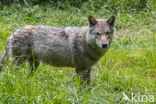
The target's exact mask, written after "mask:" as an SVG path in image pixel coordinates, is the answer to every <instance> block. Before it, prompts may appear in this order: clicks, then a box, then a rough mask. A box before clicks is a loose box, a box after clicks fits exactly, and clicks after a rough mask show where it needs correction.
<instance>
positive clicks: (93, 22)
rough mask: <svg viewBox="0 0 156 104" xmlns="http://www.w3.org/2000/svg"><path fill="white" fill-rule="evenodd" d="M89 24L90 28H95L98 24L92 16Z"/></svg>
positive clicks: (89, 17)
mask: <svg viewBox="0 0 156 104" xmlns="http://www.w3.org/2000/svg"><path fill="white" fill-rule="evenodd" d="M88 22H89V26H95V25H96V23H97V21H96V19H95V18H94V17H93V16H91V15H89V16H88Z"/></svg>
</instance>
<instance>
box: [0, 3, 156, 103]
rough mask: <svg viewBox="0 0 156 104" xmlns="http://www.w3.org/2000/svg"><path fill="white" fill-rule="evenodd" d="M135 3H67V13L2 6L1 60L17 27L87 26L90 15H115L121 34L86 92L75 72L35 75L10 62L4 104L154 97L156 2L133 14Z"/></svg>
mask: <svg viewBox="0 0 156 104" xmlns="http://www.w3.org/2000/svg"><path fill="white" fill-rule="evenodd" d="M78 1H79V0H78ZM78 1H77V2H78ZM80 1H81V0H80ZM82 2H83V1H82ZM95 2H102V3H95ZM134 2H135V1H134V0H131V1H127V0H126V2H125V0H118V1H114V0H110V1H100V0H98V1H94V0H93V1H92V0H89V1H88V2H83V3H82V4H80V8H77V7H74V6H73V5H72V3H71V2H70V1H68V2H66V3H68V5H63V4H62V5H63V6H64V7H67V8H66V9H63V10H62V8H64V7H62V8H61V9H60V8H57V7H58V6H56V7H53V6H52V5H51V4H49V5H48V4H46V5H29V4H28V5H22V4H12V5H11V6H6V5H5V6H4V5H1V6H0V7H1V9H0V55H1V54H2V52H3V50H4V48H5V44H6V40H7V38H8V37H9V36H10V35H11V34H12V33H13V32H14V31H15V30H16V29H17V28H19V27H21V26H23V25H28V24H29V25H30V24H31V25H40V24H42V25H53V26H84V25H88V22H87V16H88V15H89V14H91V15H93V16H95V17H97V18H107V17H109V16H111V15H112V14H114V13H115V14H116V17H117V20H116V24H115V27H116V28H117V32H116V35H115V38H114V41H113V44H112V46H111V47H110V49H109V50H108V52H107V53H106V55H105V56H104V57H103V58H102V59H101V60H100V61H99V62H98V63H97V64H96V65H95V66H94V67H93V70H92V82H91V85H88V86H86V87H85V88H82V86H81V85H80V81H79V79H77V78H75V79H73V77H74V76H75V75H76V73H75V71H74V69H72V68H56V67H52V66H48V65H45V64H41V65H40V66H39V68H38V70H37V71H36V72H35V73H34V75H33V76H30V74H29V70H28V67H27V63H24V66H23V67H21V66H15V65H12V70H10V67H11V62H10V60H9V59H7V60H6V61H5V65H4V71H3V72H2V73H0V104H10V103H11V104H28V103H29V104H36V103H42V104H46V103H48V104H50V103H51V104H71V103H72V104H75V103H78V104H96V103H97V104H130V103H132V104H133V103H134V102H132V101H128V100H124V99H123V97H124V95H123V94H124V93H125V94H126V95H127V96H128V97H130V98H131V93H132V92H133V93H135V94H137V93H140V94H142V95H155V94H156V63H155V62H156V31H155V22H156V21H155V10H154V6H152V5H153V4H152V3H153V1H152V0H149V1H147V4H148V5H146V7H145V8H143V9H142V10H139V9H137V10H135V9H133V8H134V7H135V6H136V5H137V4H134ZM138 2H139V0H136V2H135V3H138ZM60 3H63V2H60ZM87 3H88V4H87ZM103 3H104V4H103ZM129 3H130V4H129ZM128 4H129V5H131V6H128ZM60 5H61V4H60ZM139 5H140V4H139ZM59 7H60V6H59ZM145 103H146V104H147V103H149V102H145ZM152 103H153V104H154V103H156V102H152Z"/></svg>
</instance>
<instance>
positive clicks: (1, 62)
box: [0, 50, 7, 72]
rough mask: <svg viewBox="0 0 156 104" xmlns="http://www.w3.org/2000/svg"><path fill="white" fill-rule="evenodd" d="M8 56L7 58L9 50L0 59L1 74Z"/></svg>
mask: <svg viewBox="0 0 156 104" xmlns="http://www.w3.org/2000/svg"><path fill="white" fill-rule="evenodd" d="M6 56H7V50H5V51H4V52H3V55H2V57H1V58H0V72H1V71H2V69H3V61H4V59H5V57H6Z"/></svg>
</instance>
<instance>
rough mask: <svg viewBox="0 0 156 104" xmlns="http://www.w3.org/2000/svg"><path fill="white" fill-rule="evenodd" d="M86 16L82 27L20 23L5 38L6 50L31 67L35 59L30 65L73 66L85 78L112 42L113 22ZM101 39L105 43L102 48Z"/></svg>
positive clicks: (87, 78) (87, 77)
mask: <svg viewBox="0 0 156 104" xmlns="http://www.w3.org/2000/svg"><path fill="white" fill-rule="evenodd" d="M111 18H112V17H111ZM114 19H115V18H114ZM88 20H89V24H91V25H89V26H86V27H53V26H42V25H40V26H31V25H28V26H24V27H21V28H19V29H18V30H16V31H15V32H14V33H13V34H12V35H11V36H10V37H9V38H8V43H7V46H6V53H7V54H8V55H9V56H10V57H11V59H12V60H14V61H15V60H17V59H18V60H20V61H19V62H23V61H25V60H27V61H28V62H29V65H30V66H31V67H32V68H33V64H32V63H35V68H34V69H36V68H37V67H38V65H39V62H40V61H42V62H43V63H46V64H49V65H53V66H57V67H74V68H75V69H76V73H77V74H79V75H82V78H83V80H89V79H90V70H91V67H92V66H93V65H94V64H95V63H96V62H97V61H98V60H99V59H100V58H101V57H102V56H103V55H104V54H105V52H106V51H107V49H108V48H109V46H110V44H111V42H112V39H113V34H114V26H112V25H109V22H111V21H109V22H108V20H109V19H94V18H93V17H92V16H89V17H88ZM110 20H111V19H110ZM92 22H93V23H92ZM95 23H96V24H95ZM111 24H112V23H111ZM102 36H103V38H102ZM102 42H106V43H108V46H107V47H106V48H102V47H101V43H102ZM5 56H6V54H4V55H3V57H2V60H3V59H4V57H5ZM1 64H2V63H1Z"/></svg>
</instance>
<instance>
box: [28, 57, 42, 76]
mask: <svg viewBox="0 0 156 104" xmlns="http://www.w3.org/2000/svg"><path fill="white" fill-rule="evenodd" d="M39 64H40V62H39V60H37V58H36V57H33V56H32V57H31V58H29V59H28V65H29V69H30V70H31V73H33V72H34V71H35V70H36V69H37V68H38V66H39Z"/></svg>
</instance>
